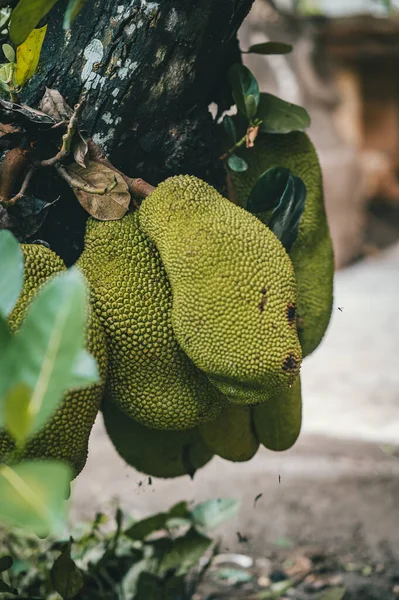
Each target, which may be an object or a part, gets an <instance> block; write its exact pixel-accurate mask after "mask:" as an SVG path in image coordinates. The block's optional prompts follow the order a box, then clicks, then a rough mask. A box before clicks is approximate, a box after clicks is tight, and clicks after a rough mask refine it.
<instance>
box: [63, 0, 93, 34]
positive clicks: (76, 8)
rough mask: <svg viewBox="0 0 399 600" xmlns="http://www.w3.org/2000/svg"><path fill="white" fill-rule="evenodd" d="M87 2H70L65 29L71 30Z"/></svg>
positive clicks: (78, 0) (83, 0) (65, 19)
mask: <svg viewBox="0 0 399 600" xmlns="http://www.w3.org/2000/svg"><path fill="white" fill-rule="evenodd" d="M86 2H87V0H69V2H68V6H67V9H66V11H65V17H64V29H70V28H71V25H72V23H73V21H74V20H75V19H76V17H77V16H78V14H79V13H80V11H81V10H82V8H83V6H84V5H85V4H86Z"/></svg>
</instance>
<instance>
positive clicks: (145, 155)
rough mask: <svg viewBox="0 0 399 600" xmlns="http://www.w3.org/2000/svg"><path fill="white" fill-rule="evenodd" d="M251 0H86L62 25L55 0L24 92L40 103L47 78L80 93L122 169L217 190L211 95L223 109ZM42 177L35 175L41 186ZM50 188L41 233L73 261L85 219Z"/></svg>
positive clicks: (86, 120) (92, 128) (89, 123)
mask: <svg viewBox="0 0 399 600" xmlns="http://www.w3.org/2000/svg"><path fill="white" fill-rule="evenodd" d="M253 1H254V0H158V1H154V2H153V1H151V2H150V1H147V0H118V1H116V0H88V2H87V4H86V5H85V7H84V8H83V10H82V12H81V13H80V15H79V16H78V17H77V19H76V20H75V22H74V23H73V26H72V29H71V31H68V32H65V31H63V29H62V20H63V13H64V11H65V8H66V4H67V2H66V0H61V1H60V2H58V3H57V4H56V6H55V8H54V9H53V10H52V11H51V12H50V13H49V19H48V31H47V35H46V39H45V43H44V46H43V51H42V56H41V62H40V65H39V70H38V72H37V74H36V75H35V77H34V78H33V79H32V80H31V82H30V83H29V84H28V85H27V86H26V88H25V89H24V91H23V94H22V101H23V102H25V103H26V104H29V105H30V106H33V107H37V106H38V104H39V101H40V99H41V97H42V95H43V93H44V91H45V87H49V88H55V89H57V90H59V91H60V92H61V94H62V95H63V96H64V97H65V99H66V100H67V101H68V103H69V104H70V105H72V106H73V105H74V104H75V103H77V102H79V100H80V99H81V98H82V96H83V95H85V96H86V99H87V103H86V107H85V110H84V114H83V117H82V124H83V125H84V127H85V128H86V130H87V131H88V133H89V135H90V136H92V137H93V140H94V141H95V142H96V143H97V144H99V145H100V146H101V147H102V149H103V150H104V151H105V153H106V154H107V155H108V157H109V158H110V160H111V162H112V163H113V164H114V165H115V166H116V167H117V168H118V169H120V170H121V171H123V172H124V173H125V174H126V175H128V176H130V177H141V178H143V179H144V180H146V181H147V182H148V183H150V184H152V185H157V184H158V183H159V182H160V181H162V180H164V179H165V178H166V177H169V176H171V175H175V174H192V175H196V176H198V177H200V178H202V179H205V180H206V181H208V182H209V183H211V184H212V185H214V186H215V187H217V188H218V189H219V190H222V191H224V189H225V172H224V168H223V164H222V162H221V161H220V160H219V158H218V157H219V155H220V147H219V143H218V131H217V127H216V123H215V121H214V120H213V118H212V116H211V114H210V112H209V108H208V107H209V104H210V103H212V102H214V103H216V104H217V105H218V112H219V114H220V113H221V112H222V111H223V110H225V109H226V108H228V107H229V106H230V105H231V104H232V97H231V93H230V89H229V85H228V82H227V71H228V68H229V66H230V65H231V64H232V63H234V62H239V61H240V52H239V47H238V42H237V37H236V33H237V30H238V28H239V26H240V25H241V23H242V21H243V20H244V18H245V17H246V15H247V13H248V12H249V10H250V8H251V6H252V3H253ZM39 175H40V172H39ZM42 179H43V175H41V179H40V177H39V176H35V182H36V184H37V185H38V187H39V193H42V190H43V186H44V184H43V180H42ZM44 187H45V186H44ZM47 187H48V186H47ZM52 189H53V188H52ZM57 192H58V194H59V193H61V200H60V201H59V202H58V203H57V205H56V207H55V208H52V209H50V212H49V216H48V217H47V220H46V223H45V225H44V226H43V227H42V228H41V230H40V231H39V232H38V235H39V237H41V238H42V239H44V240H46V241H48V242H49V243H50V245H51V246H52V247H53V248H54V249H55V250H56V251H58V252H59V253H60V254H61V255H62V256H63V258H65V259H66V261H67V262H68V263H71V262H73V261H74V260H75V259H76V257H77V256H78V254H79V252H80V250H81V248H82V243H83V230H84V219H83V216H82V213H81V212H79V209H78V208H77V207H76V206H74V207H73V204H75V205H76V204H77V203H76V201H75V203H74V202H73V199H72V198H71V196H70V193H69V192H68V188H65V186H63V185H61V184H60V188H59V190H57ZM52 194H53V197H52V199H53V198H54V190H53V191H52ZM47 199H51V198H47Z"/></svg>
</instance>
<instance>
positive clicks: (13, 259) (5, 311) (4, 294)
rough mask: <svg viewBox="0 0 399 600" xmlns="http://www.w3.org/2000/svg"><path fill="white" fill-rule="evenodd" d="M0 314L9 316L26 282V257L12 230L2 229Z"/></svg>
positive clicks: (0, 243)
mask: <svg viewBox="0 0 399 600" xmlns="http://www.w3.org/2000/svg"><path fill="white" fill-rule="evenodd" d="M0 256H1V266H0V315H2V316H4V317H8V315H9V314H10V313H11V311H12V309H13V308H14V306H15V303H16V301H17V300H18V297H19V295H20V293H21V290H22V286H23V283H24V258H23V254H22V251H21V248H20V246H19V243H18V242H17V240H16V238H15V237H14V236H13V235H12V233H11V232H10V231H7V230H5V229H3V230H2V231H0Z"/></svg>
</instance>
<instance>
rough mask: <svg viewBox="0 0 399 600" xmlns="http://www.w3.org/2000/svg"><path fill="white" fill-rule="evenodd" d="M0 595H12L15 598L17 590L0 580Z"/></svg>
mask: <svg viewBox="0 0 399 600" xmlns="http://www.w3.org/2000/svg"><path fill="white" fill-rule="evenodd" d="M0 594H13V595H14V596H17V595H18V590H16V589H15V588H12V587H11V586H9V585H7V584H6V583H5V582H4V581H2V580H1V579H0Z"/></svg>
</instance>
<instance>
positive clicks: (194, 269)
mask: <svg viewBox="0 0 399 600" xmlns="http://www.w3.org/2000/svg"><path fill="white" fill-rule="evenodd" d="M139 216H140V225H141V227H142V228H143V230H144V232H145V233H146V234H147V235H148V236H149V237H150V238H151V239H152V240H153V241H154V243H155V244H156V246H157V248H158V250H159V253H160V255H161V259H162V263H163V265H164V267H165V269H166V272H167V275H168V277H169V280H170V283H171V287H172V294H173V305H172V325H173V330H174V333H175V335H176V338H177V340H178V342H179V344H180V346H181V347H182V349H183V350H184V352H186V354H187V355H188V356H189V357H190V358H191V360H192V361H193V362H194V363H195V364H196V365H197V367H199V368H200V369H201V370H202V371H204V372H205V373H206V374H207V376H208V377H209V380H210V381H211V382H212V383H213V384H214V385H215V386H217V387H218V388H219V389H220V390H221V391H222V392H223V394H225V395H226V397H228V400H230V401H232V402H235V403H238V404H250V403H257V402H263V401H265V400H267V399H268V397H270V396H273V395H275V394H276V393H277V392H278V391H279V389H280V388H281V387H284V386H288V385H290V384H291V383H292V381H293V380H294V378H295V376H296V375H297V373H298V371H299V367H300V364H301V358H302V356H301V348H300V344H299V340H298V336H297V331H296V323H295V319H293V318H291V316H292V313H293V310H295V306H296V284H295V277H294V271H293V267H292V263H291V261H290V259H289V257H288V255H287V253H286V251H285V249H284V248H283V246H282V245H281V243H280V242H279V240H278V239H277V238H276V236H275V235H274V234H273V233H272V232H271V231H270V230H269V229H268V228H267V227H266V226H265V225H263V224H262V223H261V222H260V221H259V220H258V219H257V218H256V217H254V216H253V215H251V214H249V213H248V212H246V211H245V210H243V209H242V208H239V207H237V206H235V205H234V204H232V203H231V202H229V201H228V200H226V199H225V198H223V197H222V196H221V195H220V194H219V193H218V192H217V191H216V190H215V189H214V188H212V187H211V186H210V185H208V184H207V183H205V182H203V181H201V180H200V179H197V178H196V177H191V176H186V175H185V176H178V177H171V178H170V179H167V180H166V181H164V182H163V183H161V184H160V185H158V187H157V188H156V189H155V191H154V192H153V193H152V194H151V195H149V196H148V197H147V198H146V199H145V200H144V201H143V202H142V204H141V207H140V210H139Z"/></svg>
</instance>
